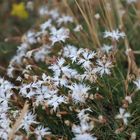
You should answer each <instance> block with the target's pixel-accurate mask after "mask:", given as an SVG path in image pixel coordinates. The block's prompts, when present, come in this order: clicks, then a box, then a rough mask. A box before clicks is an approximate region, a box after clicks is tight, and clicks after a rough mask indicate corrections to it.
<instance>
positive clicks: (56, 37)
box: [50, 27, 69, 45]
mask: <svg viewBox="0 0 140 140" xmlns="http://www.w3.org/2000/svg"><path fill="white" fill-rule="evenodd" d="M50 34H51V36H50V40H51V41H52V45H54V44H55V43H56V42H60V41H62V42H65V40H66V39H67V38H69V29H67V28H63V27H62V28H60V29H58V30H57V29H56V28H55V27H53V28H51V33H50Z"/></svg>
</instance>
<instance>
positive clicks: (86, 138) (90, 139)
mask: <svg viewBox="0 0 140 140" xmlns="http://www.w3.org/2000/svg"><path fill="white" fill-rule="evenodd" d="M72 140H97V138H96V137H94V136H92V135H91V134H88V133H83V134H77V135H75V138H73V139H72Z"/></svg>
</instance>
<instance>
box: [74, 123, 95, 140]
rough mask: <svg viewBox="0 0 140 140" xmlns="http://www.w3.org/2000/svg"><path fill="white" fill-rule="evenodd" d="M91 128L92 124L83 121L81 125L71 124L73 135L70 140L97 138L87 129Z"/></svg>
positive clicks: (91, 139) (92, 139)
mask: <svg viewBox="0 0 140 140" xmlns="http://www.w3.org/2000/svg"><path fill="white" fill-rule="evenodd" d="M92 129H93V125H91V124H89V123H87V122H84V123H81V125H73V127H72V132H73V133H74V135H75V137H74V138H73V139H72V140H97V139H96V137H94V136H92V135H91V134H90V133H87V132H88V131H91V130H92Z"/></svg>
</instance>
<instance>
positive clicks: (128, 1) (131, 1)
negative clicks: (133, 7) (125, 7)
mask: <svg viewBox="0 0 140 140" xmlns="http://www.w3.org/2000/svg"><path fill="white" fill-rule="evenodd" d="M126 2H127V3H128V4H131V3H133V2H137V0H126Z"/></svg>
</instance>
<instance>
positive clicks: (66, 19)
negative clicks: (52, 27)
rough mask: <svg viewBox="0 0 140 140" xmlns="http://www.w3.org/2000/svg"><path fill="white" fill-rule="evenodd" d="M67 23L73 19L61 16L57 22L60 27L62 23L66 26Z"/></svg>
mask: <svg viewBox="0 0 140 140" xmlns="http://www.w3.org/2000/svg"><path fill="white" fill-rule="evenodd" d="M68 22H71V23H72V22H73V18H72V17H71V16H67V15H62V17H60V18H59V19H58V20H57V23H58V25H61V24H62V23H65V24H67V23H68Z"/></svg>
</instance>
